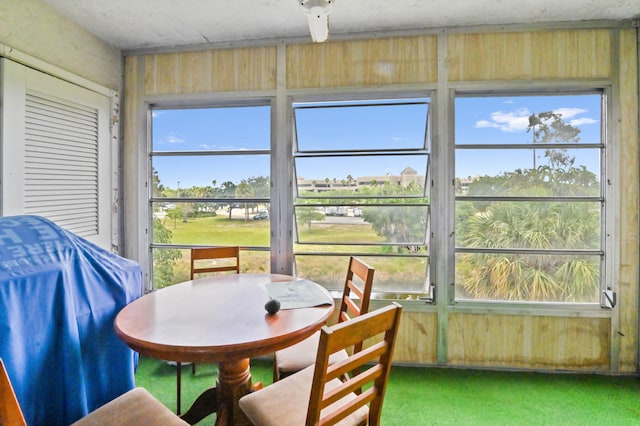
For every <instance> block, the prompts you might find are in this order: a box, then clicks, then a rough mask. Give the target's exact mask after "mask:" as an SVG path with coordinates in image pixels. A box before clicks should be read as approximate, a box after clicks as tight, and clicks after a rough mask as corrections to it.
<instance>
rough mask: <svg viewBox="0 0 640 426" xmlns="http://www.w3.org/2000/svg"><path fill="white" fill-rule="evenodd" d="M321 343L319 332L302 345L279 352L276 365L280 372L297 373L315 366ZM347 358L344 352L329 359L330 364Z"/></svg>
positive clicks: (298, 344) (276, 356)
mask: <svg viewBox="0 0 640 426" xmlns="http://www.w3.org/2000/svg"><path fill="white" fill-rule="evenodd" d="M319 341H320V332H319V331H318V332H316V333H314V334H313V335H312V336H311V337H308V338H306V339H304V340H303V341H302V342H300V343H296V344H295V345H293V346H289V347H287V348H284V349H281V350H279V351H277V352H276V354H275V363H276V366H277V367H278V371H279V372H281V373H284V374H287V373H295V372H297V371H300V370H304V369H305V368H307V367H308V366H310V365H313V364H315V362H316V354H317V353H318V343H319ZM347 356H348V355H347V352H346V351H344V350H342V351H339V352H336V353H335V354H332V355H331V356H330V357H329V364H334V363H336V362H338V361H342V360H344V359H347Z"/></svg>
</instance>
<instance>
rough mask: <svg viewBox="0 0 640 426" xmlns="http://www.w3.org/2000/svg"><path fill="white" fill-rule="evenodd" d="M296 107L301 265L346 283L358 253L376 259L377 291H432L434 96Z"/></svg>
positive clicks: (308, 272)
mask: <svg viewBox="0 0 640 426" xmlns="http://www.w3.org/2000/svg"><path fill="white" fill-rule="evenodd" d="M293 112H294V129H295V130H294V154H293V156H294V183H295V188H294V215H295V225H294V226H295V228H294V238H295V240H294V242H295V245H294V259H295V271H296V274H297V275H300V276H304V277H306V278H309V279H312V280H314V281H316V282H319V283H321V284H323V285H324V286H326V287H327V288H329V289H331V290H341V289H342V285H343V284H344V276H345V273H346V266H347V264H348V257H349V256H352V255H353V256H358V257H359V258H361V259H362V260H363V261H365V262H366V263H368V264H369V265H370V266H372V267H373V268H375V270H376V272H375V280H374V282H375V284H374V292H375V293H376V295H375V297H378V298H394V299H395V298H407V297H409V298H429V297H430V286H429V278H428V277H429V260H430V255H429V241H428V235H429V234H430V233H429V224H430V200H429V197H430V194H429V188H430V186H429V185H428V184H427V182H429V181H430V177H429V156H430V154H429V143H428V135H429V131H428V117H429V100H428V99H427V98H406V99H375V100H347V101H345V100H337V101H330V102H326V101H323V102H296V103H294V104H293Z"/></svg>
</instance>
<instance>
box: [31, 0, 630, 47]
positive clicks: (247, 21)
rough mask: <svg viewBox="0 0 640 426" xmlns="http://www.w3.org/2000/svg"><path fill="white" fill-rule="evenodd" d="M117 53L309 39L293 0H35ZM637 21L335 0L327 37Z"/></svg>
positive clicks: (563, 10)
mask: <svg viewBox="0 0 640 426" xmlns="http://www.w3.org/2000/svg"><path fill="white" fill-rule="evenodd" d="M42 1H43V2H44V3H47V4H48V5H50V6H51V7H53V8H54V9H56V10H57V11H58V12H60V13H61V14H62V15H65V16H67V17H68V18H70V19H71V20H72V21H74V22H76V23H78V24H79V25H81V26H82V27H84V28H86V29H87V30H88V31H90V32H92V33H94V34H95V35H96V36H98V37H99V38H101V39H103V40H104V41H106V42H108V43H109V44H111V45H113V46H115V47H118V48H120V49H122V50H133V49H145V48H158V47H175V46H183V45H197V44H203V43H218V42H234V41H247V40H261V39H279V38H292V37H309V30H308V27H307V19H306V15H304V13H303V12H302V10H301V9H300V6H299V5H298V0H42ZM637 18H640V0H571V1H566V0H565V1H563V0H535V1H522V0H335V5H334V7H333V11H332V13H331V15H330V32H331V34H333V35H334V36H338V35H341V34H353V33H360V32H377V31H380V32H381V31H397V30H417V29H423V28H427V29H431V28H447V27H449V28H450V27H464V26H476V25H495V24H507V25H508V24H527V25H529V24H536V23H555V22H568V21H588V20H589V21H590V20H625V19H637Z"/></svg>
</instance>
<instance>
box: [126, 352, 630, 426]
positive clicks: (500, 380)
mask: <svg viewBox="0 0 640 426" xmlns="http://www.w3.org/2000/svg"><path fill="white" fill-rule="evenodd" d="M251 373H252V377H253V382H254V383H255V382H257V381H261V382H262V383H263V384H264V385H265V386H267V385H269V384H270V383H271V361H270V360H268V359H257V360H252V362H251ZM182 378H183V392H182V407H183V411H184V410H186V408H187V407H189V405H191V403H192V402H193V401H194V400H195V398H196V396H197V395H198V394H199V393H200V392H202V391H203V390H204V389H206V388H207V387H209V386H212V385H213V384H214V383H215V379H216V367H215V365H211V364H198V365H197V372H196V375H195V376H193V375H192V374H191V367H190V366H184V367H183V370H182ZM136 384H137V385H138V386H142V387H145V388H147V389H148V390H149V391H150V392H151V393H152V394H153V395H154V396H155V397H156V398H158V399H159V400H160V401H161V402H162V403H164V404H165V405H166V406H167V407H169V408H170V409H172V410H175V408H176V400H175V385H176V379H175V367H173V366H170V365H168V364H166V363H163V362H160V361H156V360H153V359H149V358H145V357H141V359H140V363H139V366H138V370H137V373H136ZM212 424H213V418H208V419H205V420H203V421H202V422H200V423H199V425H212ZM382 425H383V426H394V425H398V426H414V425H415V426H422V425H424V426H427V425H460V426H465V425H474V426H476V425H481V426H482V425H505V426H506V425H509V426H512V425H527V426H529V425H531V426H534V425H535V426H550V425H553V426H555V425H558V426H566V425H576V426H577V425H580V426H586V425H589V426H598V425H603V426H604V425H607V426H618V425H620V426H626V425H640V378H637V377H619V376H604V375H592V374H542V373H522V372H517V373H514V372H496V371H479V370H459V369H444V368H416V367H394V368H393V370H392V372H391V379H390V381H389V385H388V388H387V395H386V398H385V402H384V407H383V410H382Z"/></svg>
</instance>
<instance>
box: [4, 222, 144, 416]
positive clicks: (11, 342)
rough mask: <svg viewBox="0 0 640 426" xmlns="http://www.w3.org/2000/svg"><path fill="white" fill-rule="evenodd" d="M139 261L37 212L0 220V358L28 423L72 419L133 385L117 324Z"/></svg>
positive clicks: (138, 286) (132, 291)
mask: <svg viewBox="0 0 640 426" xmlns="http://www.w3.org/2000/svg"><path fill="white" fill-rule="evenodd" d="M141 290H142V272H141V268H140V266H139V265H138V264H137V263H135V262H133V261H131V260H128V259H124V258H122V257H119V256H117V255H115V254H113V253H110V252H109V251H107V250H104V249H102V248H100V247H98V246H96V245H94V244H92V243H90V242H88V241H87V240H85V239H83V238H80V237H78V236H76V235H74V234H72V233H70V232H68V231H65V230H64V229H62V228H60V227H58V226H56V225H55V224H54V223H52V222H51V221H49V220H47V219H44V218H41V217H38V216H9V217H0V357H1V358H2V359H3V361H4V363H5V364H6V366H7V370H8V373H9V377H10V378H11V381H12V383H13V386H14V388H15V391H16V394H17V397H18V401H19V402H20V405H21V407H22V409H23V411H24V415H25V418H26V420H27V423H28V424H29V425H30V426H34V425H47V426H50V425H68V424H70V423H72V422H74V421H75V420H77V419H79V418H81V417H83V416H85V415H86V414H88V413H89V412H91V411H93V410H94V409H96V408H98V407H100V406H101V405H103V404H105V403H106V402H108V401H110V400H112V399H114V398H115V397H117V396H118V395H121V394H122V393H124V392H126V391H128V390H130V389H131V388H133V386H134V369H135V363H136V360H137V358H136V354H135V353H134V352H133V351H132V350H131V349H129V347H128V346H126V345H125V344H124V343H123V342H122V341H121V340H120V339H119V338H118V337H117V336H116V335H115V332H114V329H113V321H114V319H115V316H116V314H117V313H118V312H119V311H120V309H122V308H123V307H124V306H125V305H127V304H128V303H130V302H132V301H133V300H135V299H136V298H138V297H140V294H141Z"/></svg>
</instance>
